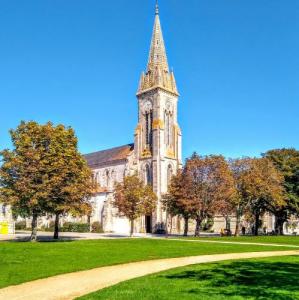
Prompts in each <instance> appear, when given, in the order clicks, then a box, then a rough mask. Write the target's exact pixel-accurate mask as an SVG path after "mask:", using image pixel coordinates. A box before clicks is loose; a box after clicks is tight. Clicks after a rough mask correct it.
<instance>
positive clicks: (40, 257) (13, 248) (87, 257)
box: [0, 239, 293, 288]
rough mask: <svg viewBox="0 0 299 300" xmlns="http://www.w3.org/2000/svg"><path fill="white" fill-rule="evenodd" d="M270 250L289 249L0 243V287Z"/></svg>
mask: <svg viewBox="0 0 299 300" xmlns="http://www.w3.org/2000/svg"><path fill="white" fill-rule="evenodd" d="M270 250H293V249H291V248H288V247H272V246H257V245H232V244H220V243H201V242H196V243H190V242H181V241H169V240H157V239H156V240H153V239H117V240H85V241H72V242H41V243H30V242H0V270H1V272H0V288H1V287H5V286H8V285H13V284H19V283H22V282H26V281H30V280H34V279H38V278H44V277H49V276H53V275H57V274H62V273H68V272H74V271H79V270H87V269H91V268H95V267H101V266H107V265H114V264H120V263H127V262H133V261H142V260H150V259H158V258H168V257H181V256H192V255H201V254H217V253H233V252H235V253H236V252H251V251H270Z"/></svg>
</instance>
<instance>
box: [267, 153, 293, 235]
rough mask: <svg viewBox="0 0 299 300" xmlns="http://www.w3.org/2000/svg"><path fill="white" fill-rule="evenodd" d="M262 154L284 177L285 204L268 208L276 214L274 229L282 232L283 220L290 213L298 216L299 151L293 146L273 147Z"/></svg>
mask: <svg viewBox="0 0 299 300" xmlns="http://www.w3.org/2000/svg"><path fill="white" fill-rule="evenodd" d="M263 156H264V157H266V158H268V159H269V160H271V162H272V163H273V164H274V166H275V167H276V168H277V170H278V171H279V172H280V173H281V174H282V176H283V178H284V183H283V185H284V190H285V200H286V201H285V204H284V205H279V206H275V205H274V206H272V207H271V208H270V211H271V212H272V213H273V214H274V215H275V216H276V224H275V225H276V226H275V227H276V231H277V232H278V233H280V234H282V233H283V224H284V222H286V221H287V220H288V219H289V218H290V217H291V215H297V216H299V151H298V150H296V149H293V148H290V149H275V150H270V151H268V152H266V153H265V154H264V155H263Z"/></svg>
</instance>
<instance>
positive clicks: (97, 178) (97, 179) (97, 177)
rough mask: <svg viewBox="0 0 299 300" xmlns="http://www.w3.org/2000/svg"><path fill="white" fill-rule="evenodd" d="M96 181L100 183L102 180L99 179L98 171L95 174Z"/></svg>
mask: <svg viewBox="0 0 299 300" xmlns="http://www.w3.org/2000/svg"><path fill="white" fill-rule="evenodd" d="M94 183H95V184H99V183H100V180H99V172H96V173H95V175H94Z"/></svg>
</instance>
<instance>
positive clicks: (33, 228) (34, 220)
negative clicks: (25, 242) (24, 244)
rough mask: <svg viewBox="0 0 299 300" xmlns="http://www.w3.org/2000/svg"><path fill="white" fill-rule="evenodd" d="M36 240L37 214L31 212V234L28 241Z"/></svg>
mask: <svg viewBox="0 0 299 300" xmlns="http://www.w3.org/2000/svg"><path fill="white" fill-rule="evenodd" d="M36 240H37V214H35V213H34V214H33V216H32V221H31V236H30V241H31V242H36Z"/></svg>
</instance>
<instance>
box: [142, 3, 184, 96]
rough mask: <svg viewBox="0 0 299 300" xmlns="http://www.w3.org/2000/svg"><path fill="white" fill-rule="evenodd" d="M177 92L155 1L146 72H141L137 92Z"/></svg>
mask: <svg viewBox="0 0 299 300" xmlns="http://www.w3.org/2000/svg"><path fill="white" fill-rule="evenodd" d="M157 87H160V88H164V89H165V90H167V91H169V92H172V93H174V94H178V92H177V88H176V83H175V79H174V74H173V72H169V67H168V61H167V55H166V50H165V44H164V39H163V34H162V28H161V23H160V17H159V6H158V2H156V8H155V22H154V29H153V34H152V41H151V46H150V53H149V58H148V63H147V69H146V73H145V74H144V73H142V75H141V78H140V83H139V89H138V92H137V94H142V93H143V92H145V91H148V90H150V89H153V88H157Z"/></svg>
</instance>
